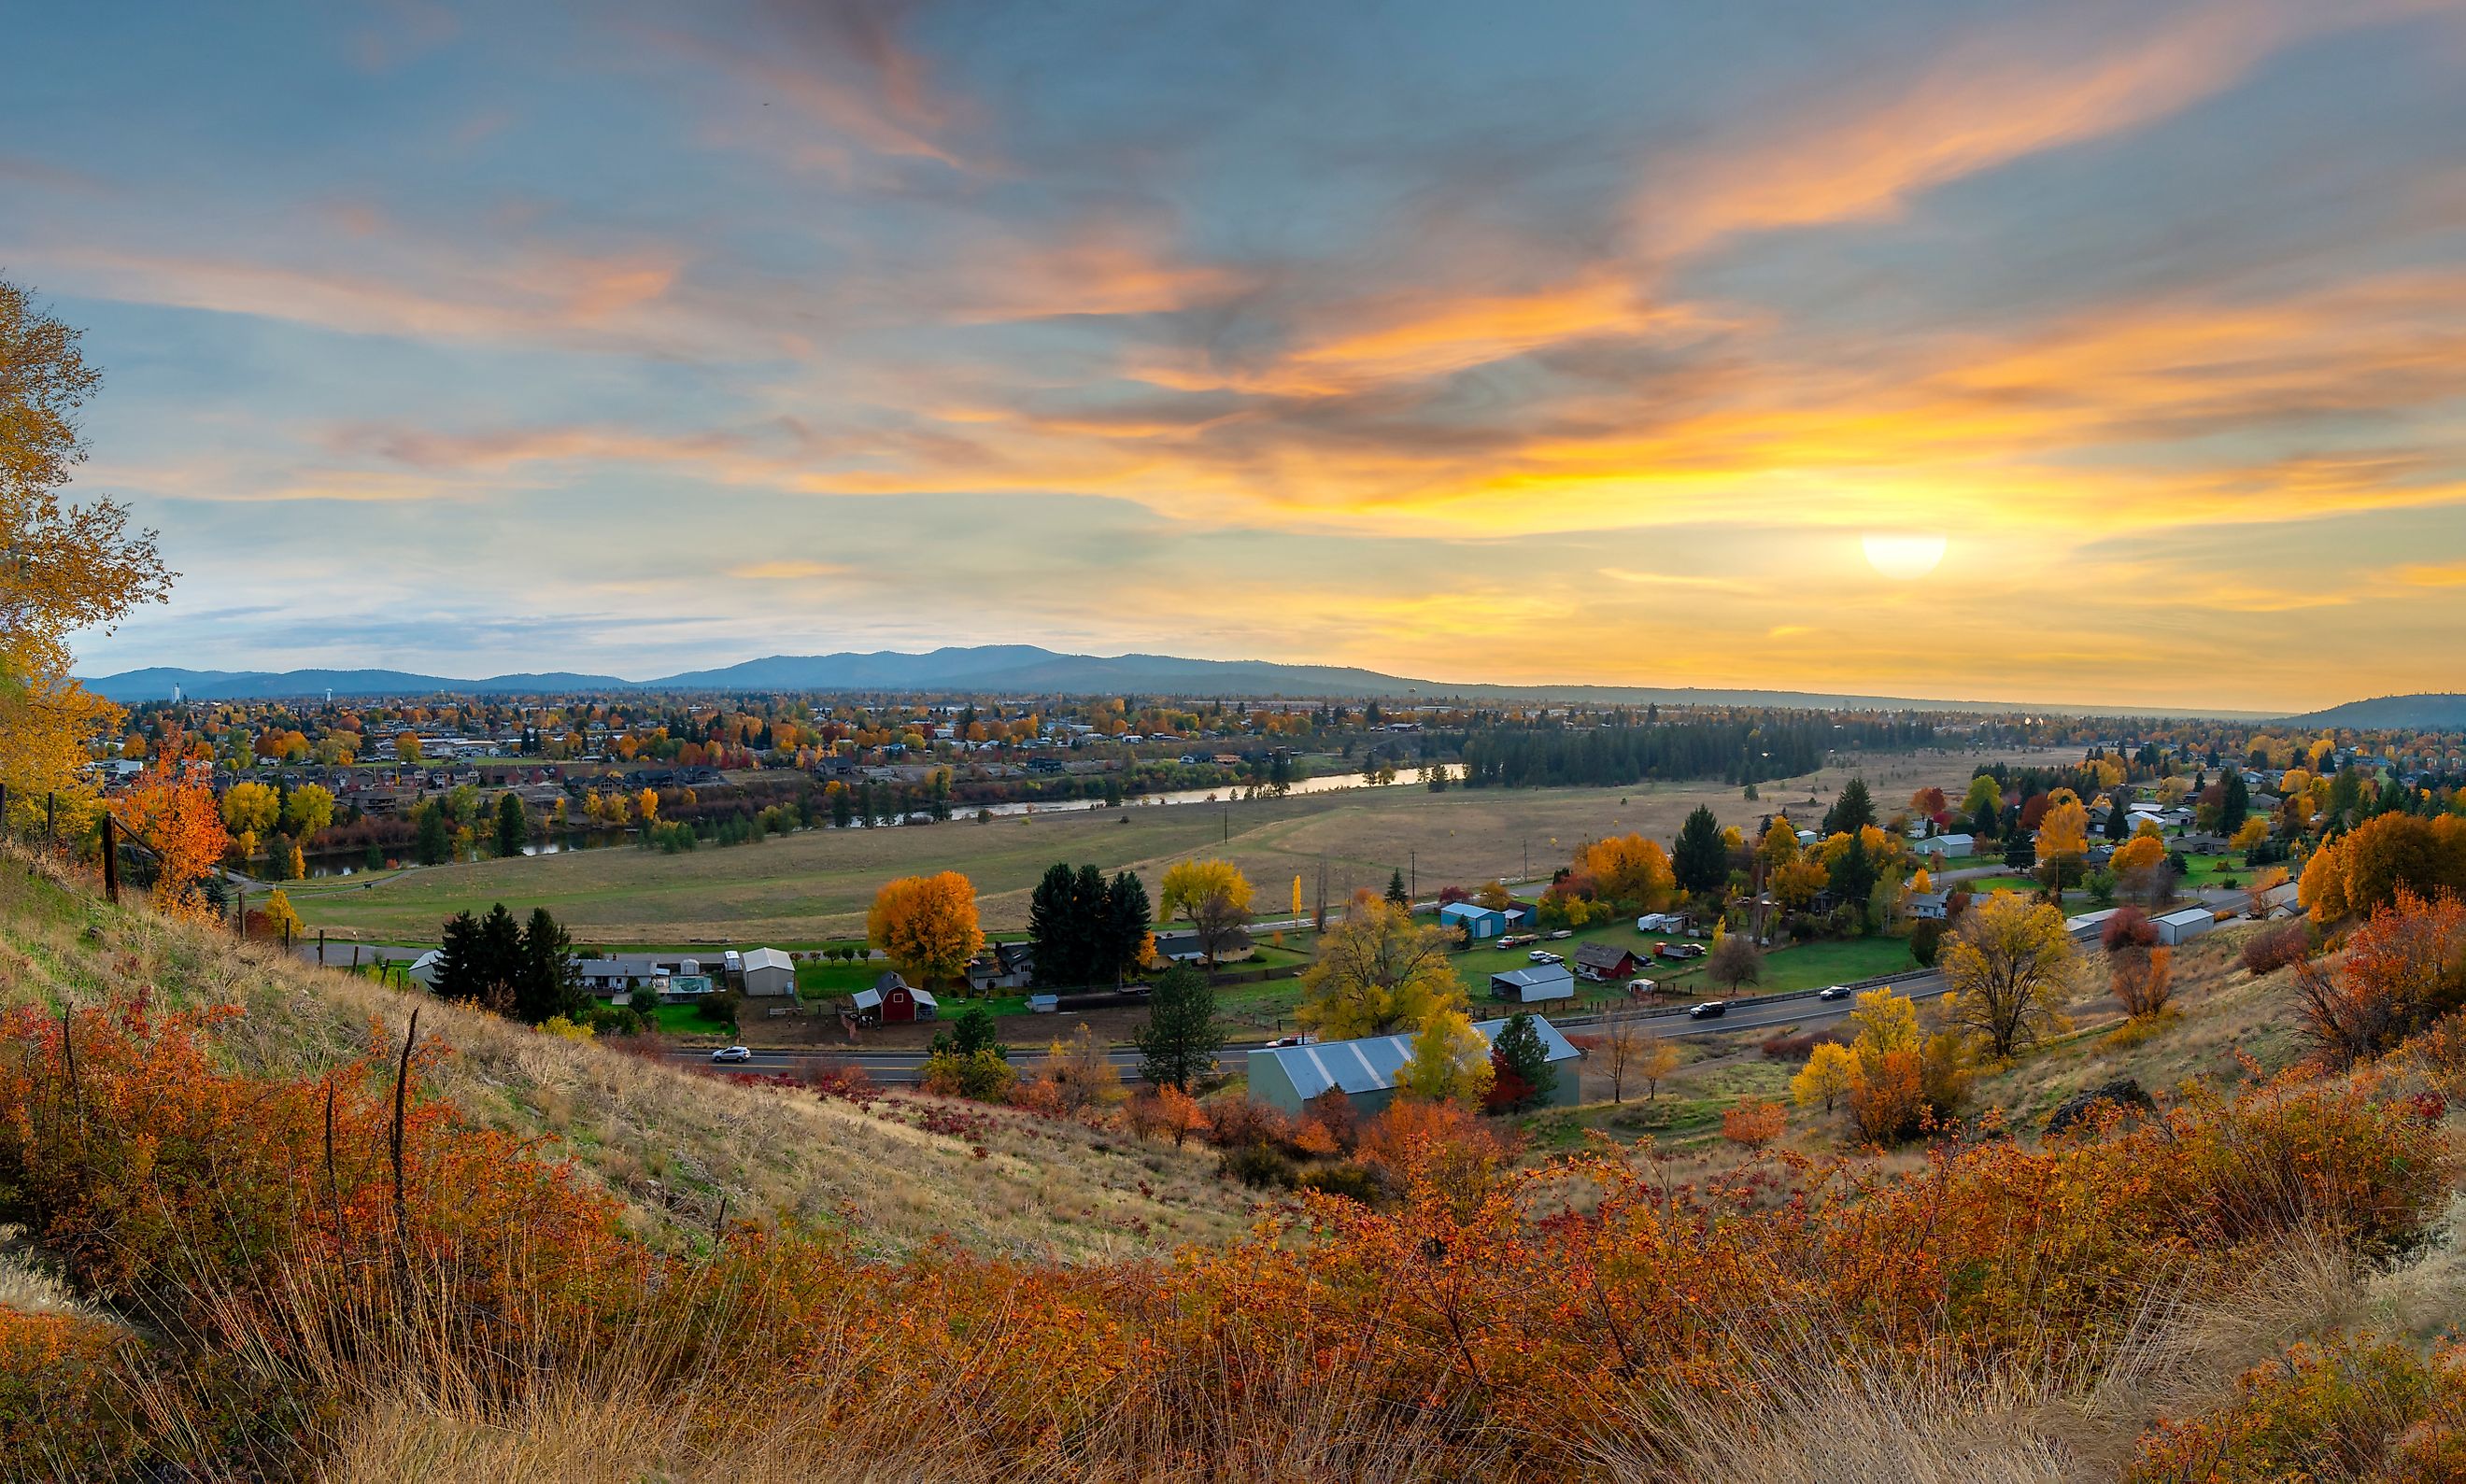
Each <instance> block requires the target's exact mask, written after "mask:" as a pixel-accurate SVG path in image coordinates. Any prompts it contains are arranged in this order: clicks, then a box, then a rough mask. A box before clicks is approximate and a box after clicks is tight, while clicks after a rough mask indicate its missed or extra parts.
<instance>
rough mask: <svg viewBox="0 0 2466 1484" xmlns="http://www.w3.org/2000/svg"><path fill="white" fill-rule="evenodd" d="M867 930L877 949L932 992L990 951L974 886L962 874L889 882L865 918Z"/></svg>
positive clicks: (866, 932)
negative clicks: (938, 982) (980, 924)
mask: <svg viewBox="0 0 2466 1484" xmlns="http://www.w3.org/2000/svg"><path fill="white" fill-rule="evenodd" d="M864 931H865V937H866V939H867V940H868V941H870V942H871V943H872V944H873V946H874V947H876V948H879V949H881V950H882V951H883V953H884V954H886V955H887V956H889V958H890V961H891V962H892V963H894V964H896V965H898V966H899V968H900V970H901V971H902V972H904V973H908V974H913V975H915V976H917V978H919V979H920V980H921V981H922V983H923V984H924V985H925V986H927V987H930V985H931V984H932V982H933V981H934V980H935V979H940V978H954V977H956V976H957V975H958V974H959V973H960V972H961V971H963V970H965V969H966V968H967V966H968V960H969V959H971V958H974V957H975V956H976V953H977V951H978V950H979V949H981V948H983V947H984V946H985V935H984V933H983V932H982V931H981V930H980V929H979V928H978V927H977V925H976V888H975V884H974V883H972V882H970V881H969V880H968V878H967V877H965V876H963V875H961V874H959V873H958V872H957V871H942V872H939V873H937V874H935V875H931V876H902V877H899V878H898V879H897V880H894V881H890V882H886V883H885V884H884V886H883V888H882V889H881V890H880V891H878V892H876V893H874V898H873V908H872V910H871V911H867V912H866V913H865V916H864Z"/></svg>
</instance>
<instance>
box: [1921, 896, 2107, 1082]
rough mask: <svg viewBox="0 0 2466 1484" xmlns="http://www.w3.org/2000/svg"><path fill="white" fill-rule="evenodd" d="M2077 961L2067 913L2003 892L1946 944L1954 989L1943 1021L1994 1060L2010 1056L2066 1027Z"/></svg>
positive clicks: (1965, 917) (1946, 970) (1967, 917)
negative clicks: (1972, 1036)
mask: <svg viewBox="0 0 2466 1484" xmlns="http://www.w3.org/2000/svg"><path fill="white" fill-rule="evenodd" d="M1937 963H1938V966H1939V967H1940V968H1941V969H1942V971H1943V976H1944V978H1945V980H1946V981H1947V982H1948V983H1949V984H1950V985H1951V986H1952V992H1951V993H1950V994H1949V995H1947V996H1945V997H1944V1001H1943V1008H1942V1013H1943V1016H1944V1019H1945V1021H1946V1023H1950V1024H1954V1025H1959V1026H1961V1027H1962V1028H1964V1029H1966V1030H1969V1031H1971V1032H1973V1033H1975V1034H1976V1035H1977V1036H1978V1038H1979V1039H1980V1040H1981V1042H1983V1043H1984V1046H1985V1047H1986V1049H1987V1051H1988V1052H1989V1053H1991V1054H1992V1055H1994V1056H1996V1057H1999V1058H2003V1057H2009V1056H2010V1055H2012V1053H2013V1052H2014V1051H2015V1050H2017V1049H2019V1048H2020V1047H2022V1046H2027V1045H2029V1043H2030V1042H2032V1041H2035V1040H2037V1039H2038V1037H2040V1036H2041V1035H2044V1034H2046V1033H2047V1032H2049V1031H2052V1030H2057V1029H2060V1028H2061V1027H2062V1026H2063V1025H2064V1024H2065V1021H2064V1014H2063V1010H2064V1002H2065V1001H2066V1000H2067V999H2068V998H2069V997H2070V995H2071V994H2072V990H2073V978H2074V957H2073V942H2072V938H2071V936H2070V935H2069V934H2068V933H2066V932H2065V931H2064V917H2063V913H2062V912H2061V911H2057V910H2056V909H2055V908H2053V907H2051V906H2049V905H2047V904H2046V903H2043V902H2032V901H2029V899H2028V898H2025V897H2023V896H2021V895H2020V894H2018V893H2016V892H2010V891H1998V892H1996V893H1994V894H1993V895H1992V896H1990V897H1988V898H1987V900H1986V902H1985V904H1984V906H1979V907H1973V908H1971V909H1970V910H1969V911H1967V912H1965V913H1963V914H1962V919H1961V926H1960V927H1959V928H1957V929H1955V930H1954V932H1953V933H1952V935H1951V936H1949V937H1947V938H1945V939H1944V943H1943V949H1942V953H1941V955H1940V956H1939V958H1938V959H1937Z"/></svg>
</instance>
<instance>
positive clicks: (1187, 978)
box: [1133, 964, 1224, 1092]
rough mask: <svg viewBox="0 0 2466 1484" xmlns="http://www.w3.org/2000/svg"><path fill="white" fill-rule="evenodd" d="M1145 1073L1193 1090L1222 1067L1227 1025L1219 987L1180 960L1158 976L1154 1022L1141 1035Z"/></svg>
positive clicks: (1141, 1067) (1138, 1038)
mask: <svg viewBox="0 0 2466 1484" xmlns="http://www.w3.org/2000/svg"><path fill="white" fill-rule="evenodd" d="M1133 1039H1134V1041H1135V1043H1136V1045H1137V1046H1138V1048H1139V1057H1140V1061H1139V1075H1140V1076H1141V1077H1143V1078H1145V1079H1146V1080H1148V1081H1149V1082H1152V1083H1154V1084H1155V1085H1156V1086H1158V1087H1173V1088H1179V1089H1181V1090H1182V1091H1185V1092H1186V1091H1190V1088H1191V1085H1192V1084H1193V1083H1195V1082H1198V1081H1199V1080H1201V1079H1202V1078H1204V1077H1205V1076H1206V1075H1207V1073H1208V1071H1209V1070H1210V1069H1211V1068H1213V1067H1214V1066H1215V1065H1216V1053H1217V1052H1218V1051H1220V1050H1222V1048H1223V1046H1224V1027H1223V1026H1222V1024H1221V1023H1219V1022H1218V1021H1217V1019H1216V991H1215V989H1214V988H1213V987H1211V986H1210V985H1209V984H1208V982H1207V977H1206V976H1205V975H1203V974H1200V973H1199V971H1198V970H1196V969H1193V968H1191V967H1190V966H1188V965H1187V964H1176V965H1175V966H1174V967H1172V968H1170V969H1167V970H1166V971H1165V972H1164V973H1163V974H1160V975H1158V976H1157V977H1156V982H1155V995H1154V997H1153V998H1152V999H1151V1000H1150V1001H1149V1005H1148V1023H1147V1024H1146V1025H1144V1026H1142V1027H1141V1028H1140V1030H1139V1032H1138V1034H1137V1036H1136V1037H1135V1038H1133Z"/></svg>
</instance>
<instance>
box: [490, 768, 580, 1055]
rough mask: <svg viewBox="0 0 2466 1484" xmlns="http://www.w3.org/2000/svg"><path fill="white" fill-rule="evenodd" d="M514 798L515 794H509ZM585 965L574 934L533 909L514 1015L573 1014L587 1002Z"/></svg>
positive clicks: (532, 1018) (532, 1020)
mask: <svg viewBox="0 0 2466 1484" xmlns="http://www.w3.org/2000/svg"><path fill="white" fill-rule="evenodd" d="M506 797H507V798H512V797H513V796H512V795H510V794H509V795H507V796H506ZM587 999H588V997H587V995H586V994H585V992H584V990H583V987H582V965H581V964H580V963H579V962H578V961H577V960H576V959H575V958H574V956H573V938H572V934H570V933H567V932H566V931H565V928H564V926H563V925H562V924H560V923H559V922H558V921H557V920H556V918H555V917H554V916H552V915H551V914H550V913H549V910H548V909H547V908H545V907H535V908H532V909H531V918H530V921H529V922H528V923H526V924H525V925H524V927H523V946H522V974H521V978H520V981H519V983H518V984H517V985H516V986H515V990H514V1017H515V1019H517V1020H520V1021H522V1022H523V1023H526V1024H529V1025H537V1024H539V1023H541V1022H542V1021H545V1020H547V1019H549V1017H550V1016H556V1015H565V1016H571V1015H573V1014H575V1013H577V1012H578V1011H580V1010H581V1009H582V1008H583V1007H584V1005H585V1003H586V1002H587Z"/></svg>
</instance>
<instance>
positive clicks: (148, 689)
mask: <svg viewBox="0 0 2466 1484" xmlns="http://www.w3.org/2000/svg"><path fill="white" fill-rule="evenodd" d="M85 684H86V686H87V688H89V689H91V690H93V691H94V692H95V693H96V694H98V695H101V696H103V697H104V698H106V699H108V700H112V701H117V702H120V703H121V704H123V705H133V704H137V703H140V702H145V701H159V700H168V698H169V697H170V695H171V693H172V687H173V686H178V687H179V689H180V692H181V693H182V694H183V695H186V696H189V697H191V698H192V699H197V700H214V701H261V700H280V699H285V698H297V697H316V696H322V695H324V694H325V692H326V691H328V690H330V691H332V692H333V693H334V694H335V695H338V696H354V697H385V696H417V695H436V694H461V695H541V694H551V693H574V692H611V691H689V692H690V691H727V690H769V691H800V690H845V691H867V692H898V691H907V692H917V693H939V694H963V695H988V694H995V695H1119V694H1124V693H1130V694H1138V695H1158V696H1281V697H1290V698H1294V699H1302V700H1318V699H1336V698H1343V699H1355V698H1364V697H1373V696H1376V697H1391V698H1397V699H1421V700H1462V701H1475V702H1516V701H1570V702H1590V703H1595V704H1610V705H1634V706H1643V705H1647V704H1648V703H1659V704H1661V705H1665V706H1687V705H1695V706H1773V707H1802V708H1856V709H1872V708H1917V709H1929V710H1963V711H2000V710H2022V709H2044V708H2047V707H2046V704H2045V703H2024V702H2014V701H1972V700H1957V699H1956V700H1947V699H1929V698H1924V697H1914V696H1875V695H1854V694H1847V693H1819V692H1811V691H1798V690H1752V689H1745V690H1741V689H1704V688H1697V687H1693V686H1591V685H1537V686H1498V685H1485V684H1474V683H1469V682H1458V681H1444V680H1419V679H1414V678H1412V677H1409V676H1401V675H1388V674H1382V673H1380V672H1379V671H1377V670H1364V669H1354V668H1348V667H1344V666H1337V665H1324V664H1284V663H1275V662H1272V661H1264V660H1193V659H1186V658H1182V657H1178V656H1174V655H1155V654H1126V655H1112V656H1100V655H1075V654H1062V653H1059V652H1056V651H1054V650H1050V649H1044V648H1041V647H1039V646H1037V645H1033V644H985V645H975V646H948V647H944V648H940V649H935V650H931V651H929V652H927V653H924V654H908V653H903V652H901V651H897V650H875V651H872V652H869V653H861V654H860V653H840V654H827V655H770V656H766V657H764V658H762V659H758V660H747V661H744V662H742V663H736V664H730V665H724V666H721V667H719V668H716V669H704V670H687V671H684V672H682V673H679V674H675V675H664V676H660V677H658V678H655V679H651V680H626V679H623V678H621V677H619V676H615V675H590V674H579V673H573V672H567V671H553V672H547V673H525V674H516V675H493V676H488V677H486V678H484V679H477V680H473V679H460V678H456V677H452V676H444V675H423V674H416V673H413V672H410V671H404V670H391V669H310V670H284V671H266V670H191V669H178V668H171V667H167V666H154V667H150V668H146V669H137V670H125V671H123V672H121V673H119V674H116V675H105V676H101V677H99V678H96V679H91V680H88V681H87V682H86V683H85ZM2061 709H2066V710H2070V711H2073V712H2074V713H2091V714H2113V715H2150V714H2165V715H2174V714H2186V713H2184V712H2182V711H2180V710H2160V711H2156V712H2153V711H2150V710H2148V709H2146V708H2143V709H2141V710H2134V709H2132V708H2121V707H2083V706H2070V707H2064V708H2061ZM2205 714H2218V715H2258V714H2260V713H2257V712H2216V713H2205Z"/></svg>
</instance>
